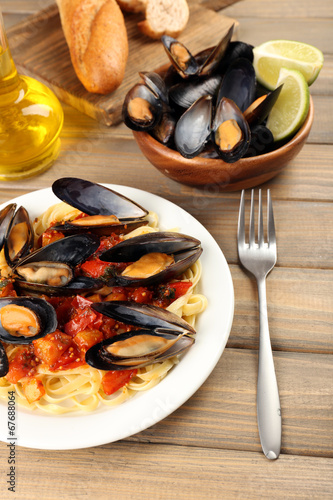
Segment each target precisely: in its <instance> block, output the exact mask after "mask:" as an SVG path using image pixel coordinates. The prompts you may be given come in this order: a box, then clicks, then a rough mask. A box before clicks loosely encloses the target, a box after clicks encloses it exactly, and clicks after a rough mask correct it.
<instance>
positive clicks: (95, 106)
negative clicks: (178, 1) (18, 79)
mask: <svg viewBox="0 0 333 500" xmlns="http://www.w3.org/2000/svg"><path fill="white" fill-rule="evenodd" d="M125 21H126V28H127V34H128V40H129V59H128V62H127V66H126V72H125V77H124V80H123V82H122V84H121V85H120V87H119V88H118V89H117V90H115V91H114V92H113V93H112V94H109V95H108V96H101V95H98V94H91V93H89V92H87V91H86V90H85V89H84V87H83V85H82V84H81V83H80V82H79V80H78V78H77V77H76V74H75V72H74V69H73V66H72V63H71V60H70V55H69V50H68V47H67V44H66V41H65V38H64V35H63V31H62V28H61V24H60V18H59V13H58V8H57V6H56V5H51V6H50V7H49V8H47V9H45V10H43V11H40V12H38V13H36V14H35V15H33V16H31V17H29V18H28V19H27V20H26V21H24V22H23V23H21V24H20V25H18V26H16V27H14V28H11V29H10V30H9V31H8V38H9V43H10V47H11V51H12V54H13V58H14V60H15V63H16V65H17V67H18V70H19V71H21V72H22V73H24V74H27V75H29V76H33V77H36V78H37V79H39V80H41V81H43V82H44V83H46V84H47V85H48V86H49V87H51V88H52V89H53V90H54V92H55V94H56V95H57V96H58V97H59V98H60V99H61V100H63V101H64V102H67V103H69V104H71V105H72V106H74V107H75V108H77V109H79V110H81V111H82V112H84V113H86V114H88V115H89V116H92V117H93V118H95V119H97V120H99V121H101V122H102V123H105V124H106V125H112V124H115V123H119V121H120V120H121V109H122V103H123V100H124V97H125V95H126V93H127V92H128V90H129V89H130V88H131V87H132V86H133V85H134V83H136V81H137V79H138V72H139V71H143V70H145V71H151V70H154V69H156V68H158V67H159V66H161V65H162V64H165V63H167V62H168V58H167V55H166V53H165V51H164V48H163V45H162V43H161V42H159V41H155V40H152V39H148V38H147V37H146V38H145V37H144V36H142V35H141V34H140V33H139V31H138V29H137V17H136V16H134V15H125ZM233 23H234V20H231V19H229V18H226V17H225V16H221V15H219V14H216V13H215V12H213V11H210V10H207V9H204V8H203V7H200V6H199V5H193V6H192V8H191V11H190V20H189V23H188V25H187V27H186V30H185V31H184V32H183V33H182V34H181V36H180V37H179V39H180V40H181V41H182V42H183V43H185V44H186V45H187V46H189V47H190V49H191V51H193V52H194V53H196V52H198V51H200V50H203V49H204V48H206V47H210V46H212V45H214V44H216V43H217V42H218V41H219V40H220V38H221V36H222V34H223V33H225V32H226V31H227V30H228V29H229V28H230V26H231V25H232V24H233ZM203 40H204V41H205V42H204V46H203V45H202V43H203V42H202V41H203ZM59 68H61V71H60V70H59Z"/></svg>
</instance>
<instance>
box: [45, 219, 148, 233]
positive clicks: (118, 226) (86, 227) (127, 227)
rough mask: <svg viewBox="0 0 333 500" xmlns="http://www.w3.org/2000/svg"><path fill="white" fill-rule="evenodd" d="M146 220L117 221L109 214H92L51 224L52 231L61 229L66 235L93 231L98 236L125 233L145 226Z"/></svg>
mask: <svg viewBox="0 0 333 500" xmlns="http://www.w3.org/2000/svg"><path fill="white" fill-rule="evenodd" d="M147 224H148V221H145V220H135V221H128V222H126V221H124V222H120V221H119V220H118V222H115V221H112V220H111V218H110V216H107V215H102V216H100V215H92V216H89V217H83V218H81V219H75V220H73V221H66V222H64V223H62V224H57V225H55V226H52V230H53V231H61V232H62V233H64V234H66V235H71V234H80V233H87V232H90V233H94V234H97V235H98V236H110V235H111V234H127V233H129V232H130V231H133V230H134V229H137V228H138V227H141V226H146V225H147Z"/></svg>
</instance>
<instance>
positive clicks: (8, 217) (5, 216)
mask: <svg viewBox="0 0 333 500" xmlns="http://www.w3.org/2000/svg"><path fill="white" fill-rule="evenodd" d="M16 206H17V205H16V203H10V204H9V205H6V206H5V207H4V208H3V209H2V210H1V212H0V250H1V249H2V248H3V246H4V244H5V241H6V236H7V233H8V229H9V226H10V223H11V221H12V219H13V217H14V214H15V210H16Z"/></svg>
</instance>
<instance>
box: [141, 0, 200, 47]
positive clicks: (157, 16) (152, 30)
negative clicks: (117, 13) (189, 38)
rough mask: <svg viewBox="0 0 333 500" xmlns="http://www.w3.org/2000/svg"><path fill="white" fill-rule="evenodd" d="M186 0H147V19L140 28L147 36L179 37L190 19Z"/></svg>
mask: <svg viewBox="0 0 333 500" xmlns="http://www.w3.org/2000/svg"><path fill="white" fill-rule="evenodd" d="M189 15H190V13H189V7H188V4H187V1H186V0H147V6H146V14H145V16H146V19H145V20H144V21H140V22H139V23H138V28H139V30H140V31H141V33H143V34H144V35H146V36H149V37H150V38H154V39H159V38H161V36H163V35H169V36H172V37H173V38H177V37H178V36H179V35H180V33H181V32H182V31H183V30H184V29H185V27H186V25H187V22H188V19H189Z"/></svg>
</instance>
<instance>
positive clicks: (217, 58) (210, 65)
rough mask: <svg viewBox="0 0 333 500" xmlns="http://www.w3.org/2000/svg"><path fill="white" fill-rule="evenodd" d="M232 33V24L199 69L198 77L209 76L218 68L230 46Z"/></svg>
mask: <svg viewBox="0 0 333 500" xmlns="http://www.w3.org/2000/svg"><path fill="white" fill-rule="evenodd" d="M233 31H234V24H233V25H232V26H231V27H230V28H229V30H228V31H227V33H226V34H225V35H224V36H223V37H222V38H221V40H220V42H219V43H218V44H217V45H216V46H215V47H214V48H213V49H212V50H211V51H210V52H209V54H208V56H207V58H206V59H205V61H204V62H203V64H202V65H201V67H200V69H199V75H200V76H204V75H211V74H213V73H214V71H215V70H216V69H217V68H218V66H219V64H220V63H221V61H222V60H223V58H224V56H225V54H226V52H227V50H228V47H229V46H230V41H231V37H232V34H233Z"/></svg>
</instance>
